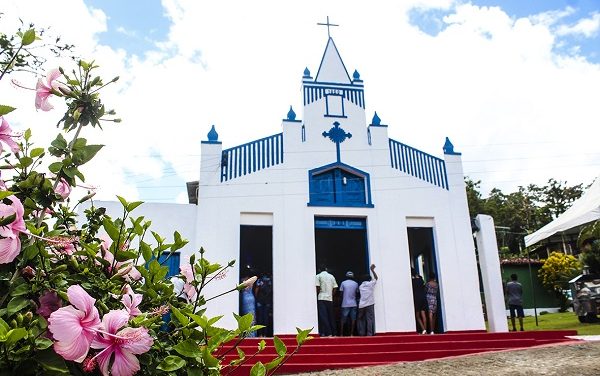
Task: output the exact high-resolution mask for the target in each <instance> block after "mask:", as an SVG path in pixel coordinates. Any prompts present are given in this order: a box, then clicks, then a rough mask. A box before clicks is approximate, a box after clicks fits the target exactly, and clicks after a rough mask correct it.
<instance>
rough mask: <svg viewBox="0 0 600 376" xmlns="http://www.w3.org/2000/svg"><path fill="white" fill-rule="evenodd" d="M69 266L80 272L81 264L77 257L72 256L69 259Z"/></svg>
mask: <svg viewBox="0 0 600 376" xmlns="http://www.w3.org/2000/svg"><path fill="white" fill-rule="evenodd" d="M69 265H70V266H71V267H72V268H73V269H75V270H79V262H78V261H77V258H75V256H71V257H69Z"/></svg>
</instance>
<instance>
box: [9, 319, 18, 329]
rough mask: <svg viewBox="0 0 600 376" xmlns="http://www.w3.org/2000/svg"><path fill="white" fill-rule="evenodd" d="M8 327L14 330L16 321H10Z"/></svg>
mask: <svg viewBox="0 0 600 376" xmlns="http://www.w3.org/2000/svg"><path fill="white" fill-rule="evenodd" d="M9 325H10V327H11V328H14V329H16V328H17V320H15V319H12V320H10V323H9Z"/></svg>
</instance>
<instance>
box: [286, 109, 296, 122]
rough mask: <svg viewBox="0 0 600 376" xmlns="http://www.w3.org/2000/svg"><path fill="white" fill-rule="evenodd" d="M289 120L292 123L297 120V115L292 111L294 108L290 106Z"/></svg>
mask: <svg viewBox="0 0 600 376" xmlns="http://www.w3.org/2000/svg"><path fill="white" fill-rule="evenodd" d="M287 119H288V120H292V121H294V120H296V113H295V112H294V110H293V109H292V106H290V110H289V111H288V113H287Z"/></svg>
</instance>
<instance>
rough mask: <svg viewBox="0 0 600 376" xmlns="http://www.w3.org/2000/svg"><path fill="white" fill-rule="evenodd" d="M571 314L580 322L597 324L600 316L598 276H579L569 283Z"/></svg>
mask: <svg viewBox="0 0 600 376" xmlns="http://www.w3.org/2000/svg"><path fill="white" fill-rule="evenodd" d="M569 286H570V287H571V295H572V296H573V312H575V314H576V315H577V317H578V318H579V321H580V322H588V323H590V322H597V321H598V314H600V276H597V275H593V274H581V275H579V276H577V277H575V278H573V279H572V280H570V281H569Z"/></svg>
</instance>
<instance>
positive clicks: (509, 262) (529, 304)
mask: <svg viewBox="0 0 600 376" xmlns="http://www.w3.org/2000/svg"><path fill="white" fill-rule="evenodd" d="M530 263H531V273H530V272H529V264H530ZM542 265H543V262H542V261H540V260H529V259H527V258H515V259H505V260H500V269H501V272H502V282H503V283H504V284H506V283H507V282H508V281H510V275H511V274H513V273H514V274H516V275H517V277H518V279H519V282H520V283H521V284H522V285H523V308H524V309H533V308H534V306H535V307H536V308H537V311H538V313H539V312H541V311H547V310H551V309H552V310H554V309H556V308H558V306H559V304H558V300H557V299H556V297H555V296H554V294H553V293H552V292H550V291H548V290H547V289H546V288H544V286H542V281H541V280H540V278H539V277H538V271H539V270H540V268H541V267H542ZM534 297H535V304H534ZM507 309H508V305H507Z"/></svg>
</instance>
